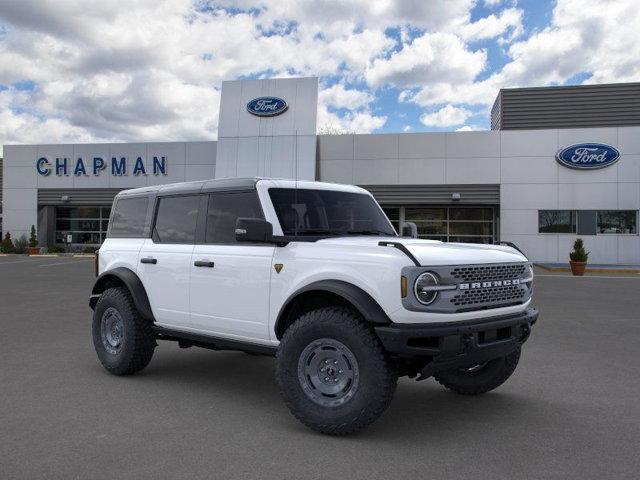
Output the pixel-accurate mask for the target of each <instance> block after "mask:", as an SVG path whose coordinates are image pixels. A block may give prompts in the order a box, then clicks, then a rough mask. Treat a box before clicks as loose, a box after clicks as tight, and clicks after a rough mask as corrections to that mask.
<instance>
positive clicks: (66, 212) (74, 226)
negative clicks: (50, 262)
mask: <svg viewBox="0 0 640 480" xmlns="http://www.w3.org/2000/svg"><path fill="white" fill-rule="evenodd" d="M110 213H111V207H57V208H56V228H55V239H56V240H55V241H56V243H67V238H68V235H71V243H77V244H89V245H100V244H101V243H102V242H103V241H104V239H105V236H106V234H107V228H108V225H109V214H110Z"/></svg>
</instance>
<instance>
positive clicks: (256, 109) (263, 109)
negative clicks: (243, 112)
mask: <svg viewBox="0 0 640 480" xmlns="http://www.w3.org/2000/svg"><path fill="white" fill-rule="evenodd" d="M288 107H289V105H287V102H285V101H284V100H283V99H281V98H278V97H259V98H254V99H253V100H251V101H250V102H249V103H247V111H248V112H249V113H250V114H252V115H257V116H258V117H275V116H276V115H280V114H281V113H284V112H285V111H286V110H287V108H288Z"/></svg>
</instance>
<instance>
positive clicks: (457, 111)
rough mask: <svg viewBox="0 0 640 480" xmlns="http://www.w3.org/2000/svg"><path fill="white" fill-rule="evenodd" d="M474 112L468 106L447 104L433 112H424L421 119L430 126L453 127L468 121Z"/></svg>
mask: <svg viewBox="0 0 640 480" xmlns="http://www.w3.org/2000/svg"><path fill="white" fill-rule="evenodd" d="M471 115H473V113H472V112H471V111H469V110H467V109H466V108H460V107H454V106H453V105H446V106H444V107H442V108H441V109H440V110H438V111H436V112H433V113H423V114H422V115H420V121H421V122H422V124H423V125H426V126H428V127H451V126H454V125H460V124H463V123H464V122H466V121H467V119H468V118H469V117H470V116H471Z"/></svg>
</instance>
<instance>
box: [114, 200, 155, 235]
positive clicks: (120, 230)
mask: <svg viewBox="0 0 640 480" xmlns="http://www.w3.org/2000/svg"><path fill="white" fill-rule="evenodd" d="M148 205H149V199H148V198H147V197H136V198H121V199H119V200H118V201H117V202H116V205H115V208H114V211H113V218H112V220H111V230H110V231H109V236H111V237H127V238H142V236H143V235H144V224H145V221H146V218H147V207H148ZM107 218H108V217H107Z"/></svg>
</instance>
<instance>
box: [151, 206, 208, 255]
mask: <svg viewBox="0 0 640 480" xmlns="http://www.w3.org/2000/svg"><path fill="white" fill-rule="evenodd" d="M199 204H200V196H199V195H185V196H181V197H164V198H160V200H159V203H158V213H157V214H156V223H155V226H154V228H153V241H154V242H156V243H195V239H196V223H197V220H198V205H199Z"/></svg>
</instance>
